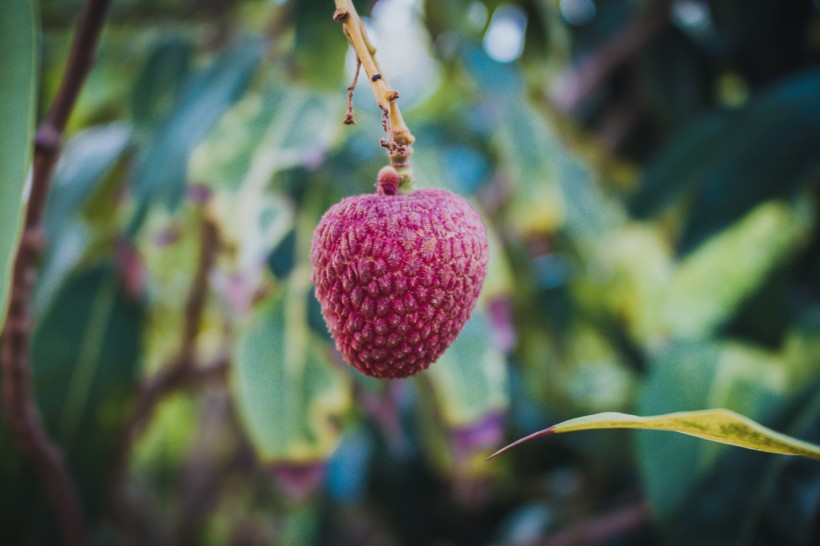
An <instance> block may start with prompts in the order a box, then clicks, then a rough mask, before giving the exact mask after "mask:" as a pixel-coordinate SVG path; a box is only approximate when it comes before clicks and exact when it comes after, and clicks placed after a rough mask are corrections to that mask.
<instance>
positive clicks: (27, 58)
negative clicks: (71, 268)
mask: <svg viewBox="0 0 820 546" xmlns="http://www.w3.org/2000/svg"><path fill="white" fill-rule="evenodd" d="M35 12H36V7H35V2H34V1H33V0H8V1H6V2H3V3H2V5H0V51H2V52H3V54H2V55H0V74H2V75H3V87H2V99H0V329H2V327H3V322H4V321H5V317H6V306H7V305H8V292H9V287H10V285H11V276H12V267H13V264H14V256H15V252H16V250H17V241H18V240H19V238H20V229H21V227H22V223H23V215H24V212H25V206H24V204H25V201H26V197H25V196H24V191H25V190H24V188H25V185H26V173H27V171H28V169H29V159H30V157H31V155H30V154H31V146H32V142H33V141H34V109H35V105H36V97H37V78H36V75H37V64H38V63H37V59H38V50H37V40H38V38H37V25H36V22H35V16H36V13H35Z"/></svg>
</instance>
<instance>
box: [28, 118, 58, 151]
mask: <svg viewBox="0 0 820 546" xmlns="http://www.w3.org/2000/svg"><path fill="white" fill-rule="evenodd" d="M61 143H62V137H61V135H60V132H59V131H58V130H57V128H56V127H54V126H53V125H51V124H50V123H45V124H43V126H42V127H40V128H39V129H37V134H36V135H35V136H34V150H35V152H37V153H40V154H55V153H57V151H58V150H59V149H60V144H61Z"/></svg>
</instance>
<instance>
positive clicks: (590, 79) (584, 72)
mask: <svg viewBox="0 0 820 546" xmlns="http://www.w3.org/2000/svg"><path fill="white" fill-rule="evenodd" d="M649 4H651V5H650V6H649V7H648V8H646V9H645V11H643V12H642V13H640V14H639V15H638V16H637V17H636V18H635V19H633V20H632V21H630V22H629V23H628V24H626V25H625V26H623V27H622V28H621V29H620V30H619V31H618V32H617V33H616V34H615V35H614V36H612V38H610V39H609V40H607V41H605V42H604V43H602V44H601V45H600V46H599V47H598V48H597V49H595V50H594V51H593V52H592V53H591V54H589V55H588V56H587V57H586V58H584V59H583V60H582V61H581V62H580V63H578V64H576V65H574V66H572V67H570V68H569V69H568V70H567V71H566V72H564V73H563V74H561V75H560V76H558V78H556V80H555V83H554V84H553V85H552V87H551V89H550V91H549V98H550V102H551V103H552V104H553V105H554V106H556V107H557V108H558V109H559V110H561V111H563V112H567V113H569V112H573V111H575V110H576V109H577V108H578V107H579V106H581V105H582V104H583V103H584V101H585V100H586V99H587V97H589V95H590V94H591V93H592V91H593V90H594V89H596V88H597V87H598V86H599V85H600V84H601V82H603V81H604V80H605V79H606V78H607V77H608V76H609V75H610V74H611V73H612V71H613V70H614V69H615V68H617V67H618V66H620V65H621V63H623V62H624V61H626V60H627V59H629V58H630V57H632V56H633V55H634V54H635V53H636V52H637V51H638V50H640V49H641V48H642V47H643V46H644V45H646V43H647V42H648V41H649V40H650V39H651V38H652V37H653V36H655V34H657V33H658V32H659V31H660V30H661V29H663V27H664V25H666V23H667V22H668V21H669V6H670V4H671V1H670V0H661V1H659V2H654V3H652V2H650V3H649Z"/></svg>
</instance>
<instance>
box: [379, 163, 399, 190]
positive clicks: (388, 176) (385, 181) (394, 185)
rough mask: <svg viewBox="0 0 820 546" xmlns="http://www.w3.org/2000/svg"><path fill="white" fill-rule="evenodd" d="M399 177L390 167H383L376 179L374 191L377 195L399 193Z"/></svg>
mask: <svg viewBox="0 0 820 546" xmlns="http://www.w3.org/2000/svg"><path fill="white" fill-rule="evenodd" d="M400 182H401V176H400V175H399V172H398V171H397V170H396V169H394V168H393V167H391V166H389V165H388V166H387V167H383V168H382V170H380V171H379V176H378V177H377V178H376V191H377V192H378V193H379V195H396V194H397V193H398V192H399V183H400Z"/></svg>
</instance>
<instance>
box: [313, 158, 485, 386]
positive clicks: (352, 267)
mask: <svg viewBox="0 0 820 546" xmlns="http://www.w3.org/2000/svg"><path fill="white" fill-rule="evenodd" d="M393 172H395V171H393ZM393 181H394V180H392V179H390V178H389V177H383V176H382V175H381V174H380V178H379V193H378V194H369V195H357V196H354V197H348V198H346V199H343V200H342V201H340V202H339V203H337V204H336V205H334V206H333V207H331V208H330V210H328V211H327V212H326V213H325V215H324V216H323V217H322V220H321V221H320V222H319V225H318V227H317V228H316V231H315V232H314V233H313V245H312V248H311V252H310V259H311V264H312V266H313V283H314V284H315V286H316V297H317V299H318V300H319V302H320V303H321V306H322V315H323V316H324V318H325V322H326V323H327V326H328V329H329V330H330V333H331V335H332V336H333V339H334V340H335V341H336V346H337V347H338V349H339V350H340V351H341V353H342V355H343V356H344V358H345V360H346V361H347V362H348V363H349V364H351V365H353V366H354V367H356V368H357V369H358V370H359V371H361V372H362V373H364V374H366V375H369V376H373V377H379V378H401V377H407V376H410V375H414V374H416V373H418V372H419V371H421V370H423V369H426V368H427V367H428V366H430V364H431V363H433V362H435V361H436V359H438V357H439V356H441V354H442V353H443V352H444V350H445V349H447V347H449V346H450V344H451V343H452V342H453V340H454V339H455V338H456V336H457V335H458V333H459V332H460V331H461V328H462V327H463V326H464V323H465V322H467V319H468V318H469V317H470V313H471V312H472V310H473V308H474V307H475V304H476V300H477V299H478V294H479V292H480V291H481V285H482V283H483V282H484V277H485V275H486V272H487V259H488V249H487V230H486V228H485V227H484V224H483V223H482V221H481V218H480V217H479V216H478V214H477V213H476V212H475V211H474V210H473V209H472V207H470V205H469V204H468V203H467V201H465V200H464V199H463V198H461V197H459V196H457V195H454V194H452V193H450V192H448V191H445V190H438V189H424V190H418V191H415V192H413V193H410V194H408V195H398V194H392V193H395V191H396V189H395V185H393V184H392V182H393Z"/></svg>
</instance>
